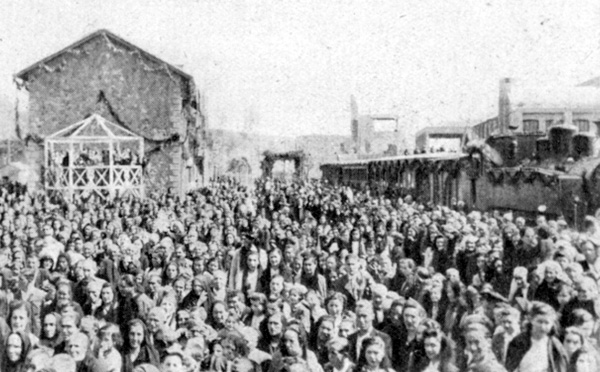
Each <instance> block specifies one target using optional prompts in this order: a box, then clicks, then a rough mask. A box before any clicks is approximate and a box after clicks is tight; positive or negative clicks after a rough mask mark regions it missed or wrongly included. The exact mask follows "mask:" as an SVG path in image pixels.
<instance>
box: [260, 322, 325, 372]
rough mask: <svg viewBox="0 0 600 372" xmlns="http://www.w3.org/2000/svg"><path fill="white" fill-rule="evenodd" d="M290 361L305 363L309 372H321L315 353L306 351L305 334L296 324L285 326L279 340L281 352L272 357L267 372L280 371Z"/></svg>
mask: <svg viewBox="0 0 600 372" xmlns="http://www.w3.org/2000/svg"><path fill="white" fill-rule="evenodd" d="M286 359H287V361H286ZM290 359H293V360H304V361H306V363H307V365H308V368H309V370H310V371H311V372H323V368H322V367H321V365H320V364H319V361H318V359H317V356H316V355H315V353H313V352H312V351H311V350H308V340H307V338H306V332H305V331H304V329H303V327H302V325H301V324H299V323H297V322H294V323H292V324H289V325H288V326H287V328H286V330H285V332H284V333H283V336H282V339H281V350H280V351H279V352H277V353H276V354H275V355H274V356H273V360H272V362H271V366H270V368H269V371H271V372H278V371H280V370H281V368H282V367H283V366H284V365H285V363H287V362H289V360H290Z"/></svg>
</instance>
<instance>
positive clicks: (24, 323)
mask: <svg viewBox="0 0 600 372" xmlns="http://www.w3.org/2000/svg"><path fill="white" fill-rule="evenodd" d="M29 306H30V305H29V304H27V302H24V301H16V302H13V303H12V304H11V305H10V307H9V311H8V320H9V326H10V329H11V331H13V332H27V328H28V326H29V320H30V319H31V315H30V307H29Z"/></svg>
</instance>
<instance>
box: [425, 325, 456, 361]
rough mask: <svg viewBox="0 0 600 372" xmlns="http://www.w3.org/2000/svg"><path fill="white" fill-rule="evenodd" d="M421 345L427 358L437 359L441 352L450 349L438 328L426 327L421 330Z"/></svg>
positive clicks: (446, 351)
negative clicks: (426, 328) (424, 329)
mask: <svg viewBox="0 0 600 372" xmlns="http://www.w3.org/2000/svg"><path fill="white" fill-rule="evenodd" d="M422 337H423V347H424V349H425V355H427V359H429V360H439V359H440V358H441V357H442V354H443V353H448V352H449V351H450V345H448V340H447V339H446V337H445V336H444V333H443V332H442V331H441V330H439V329H428V330H426V331H424V332H423V335H422Z"/></svg>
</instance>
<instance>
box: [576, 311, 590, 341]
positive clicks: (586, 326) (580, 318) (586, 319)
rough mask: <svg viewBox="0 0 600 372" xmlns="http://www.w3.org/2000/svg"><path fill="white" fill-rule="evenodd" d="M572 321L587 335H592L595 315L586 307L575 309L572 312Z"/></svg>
mask: <svg viewBox="0 0 600 372" xmlns="http://www.w3.org/2000/svg"><path fill="white" fill-rule="evenodd" d="M571 322H572V325H573V326H574V327H577V328H578V329H579V330H580V331H581V332H582V333H583V335H584V336H585V337H592V333H593V332H594V325H595V321H594V317H593V316H592V314H590V312H589V311H587V310H585V309H575V310H573V312H572V313H571Z"/></svg>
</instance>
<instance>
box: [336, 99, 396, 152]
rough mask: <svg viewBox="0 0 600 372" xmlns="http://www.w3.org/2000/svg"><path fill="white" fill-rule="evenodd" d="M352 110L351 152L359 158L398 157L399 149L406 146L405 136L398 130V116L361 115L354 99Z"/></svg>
mask: <svg viewBox="0 0 600 372" xmlns="http://www.w3.org/2000/svg"><path fill="white" fill-rule="evenodd" d="M350 110H351V113H352V119H351V130H352V139H351V142H352V146H351V147H352V149H351V152H353V153H354V154H357V155H358V156H361V155H382V154H386V155H397V151H398V149H399V148H400V147H402V144H404V136H403V134H402V131H400V130H399V128H398V125H399V123H398V116H397V115H393V114H369V115H364V114H359V113H358V106H357V104H356V100H355V99H354V97H351V101H350ZM345 147H348V146H345ZM390 152H396V153H393V154H391V153H390Z"/></svg>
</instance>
